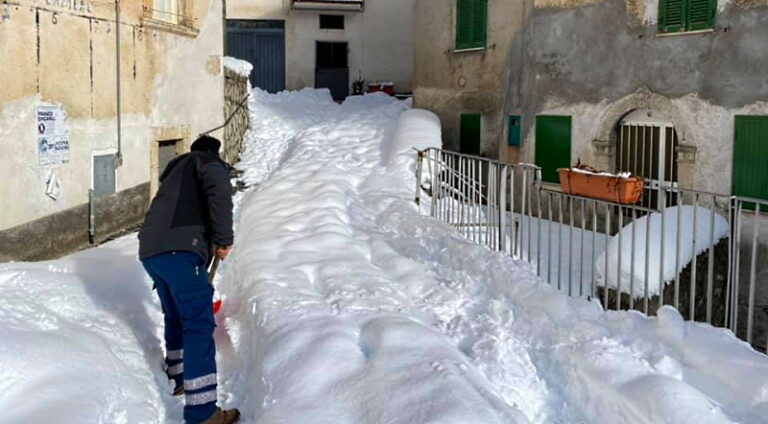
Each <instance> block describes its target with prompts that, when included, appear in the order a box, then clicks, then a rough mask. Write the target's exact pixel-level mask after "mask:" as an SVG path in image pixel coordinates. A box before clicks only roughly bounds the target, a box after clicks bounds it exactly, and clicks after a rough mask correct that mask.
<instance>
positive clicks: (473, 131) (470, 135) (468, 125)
mask: <svg viewBox="0 0 768 424" xmlns="http://www.w3.org/2000/svg"><path fill="white" fill-rule="evenodd" d="M480 121H481V116H480V114H476V113H462V114H461V127H460V129H459V152H460V153H464V154H467V155H476V156H477V155H479V154H480V139H481V123H480Z"/></svg>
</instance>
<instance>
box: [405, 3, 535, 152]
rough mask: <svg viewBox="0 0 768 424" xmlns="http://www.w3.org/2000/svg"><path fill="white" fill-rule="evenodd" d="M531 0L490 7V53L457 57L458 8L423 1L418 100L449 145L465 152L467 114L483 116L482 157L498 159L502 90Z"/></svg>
mask: <svg viewBox="0 0 768 424" xmlns="http://www.w3.org/2000/svg"><path fill="white" fill-rule="evenodd" d="M528 3H529V0H522V1H506V0H491V1H489V2H488V9H489V10H488V17H489V31H488V48H487V49H484V50H478V51H463V52H457V51H454V48H455V45H456V33H455V26H456V25H455V21H456V15H455V14H456V2H453V1H444V0H419V1H418V2H417V4H416V26H415V28H416V32H415V76H414V85H415V89H414V100H415V105H416V107H420V108H424V109H428V110H431V111H433V112H435V113H436V114H437V115H438V116H439V117H440V120H441V122H442V124H443V137H444V144H445V146H446V147H447V148H450V149H454V150H458V149H459V119H460V115H461V113H480V114H482V115H483V118H482V132H483V145H482V146H481V150H482V153H483V154H484V155H487V156H496V155H497V152H498V148H499V143H500V141H501V139H502V138H503V136H504V130H503V125H502V121H503V120H504V119H503V118H504V116H503V108H502V105H503V102H502V96H501V95H500V93H501V92H502V86H503V84H504V83H505V81H506V80H507V79H508V78H507V73H508V72H509V69H508V66H507V65H508V62H509V58H508V56H509V55H510V51H511V49H510V43H511V41H512V39H513V36H514V34H515V33H517V32H518V30H519V29H520V28H521V27H522V24H523V14H524V13H525V9H526V6H527V4H528Z"/></svg>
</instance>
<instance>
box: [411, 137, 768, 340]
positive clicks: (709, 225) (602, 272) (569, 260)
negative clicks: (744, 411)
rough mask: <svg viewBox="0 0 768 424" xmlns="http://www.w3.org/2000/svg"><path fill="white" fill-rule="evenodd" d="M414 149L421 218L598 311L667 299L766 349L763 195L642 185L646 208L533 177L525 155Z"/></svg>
mask: <svg viewBox="0 0 768 424" xmlns="http://www.w3.org/2000/svg"><path fill="white" fill-rule="evenodd" d="M418 158H419V160H418V167H417V172H418V179H417V181H418V186H417V190H416V201H417V202H420V201H421V196H422V193H424V194H426V195H427V196H428V197H429V201H430V202H431V203H430V213H431V215H432V216H433V217H435V218H438V219H440V220H442V221H445V222H447V223H449V224H450V225H451V226H453V227H454V228H455V229H456V231H457V232H459V234H461V235H462V236H464V237H466V238H467V239H470V240H472V241H474V242H477V243H479V244H483V245H486V246H488V247H489V248H491V249H493V250H496V251H501V252H504V253H506V254H509V255H511V256H512V257H514V258H516V259H520V260H524V261H527V262H529V263H530V264H531V266H532V267H533V268H534V269H535V271H536V273H537V275H539V276H540V277H541V278H542V279H543V280H545V281H546V282H548V283H549V284H551V285H553V286H554V287H556V288H557V289H559V290H561V291H563V292H566V293H568V294H569V295H572V296H585V297H589V298H590V299H594V300H595V301H599V302H600V303H601V304H602V305H603V307H604V308H605V309H615V310H638V311H641V312H644V313H646V314H649V315H654V314H655V313H656V311H657V310H658V309H659V308H660V307H662V306H664V305H671V306H673V307H675V308H677V309H678V310H679V311H680V313H681V314H682V315H683V316H684V317H685V318H686V319H689V320H695V321H702V322H707V323H710V324H712V325H715V326H719V327H726V328H729V329H731V330H732V331H733V332H734V333H735V334H736V335H737V336H739V337H740V338H742V339H743V340H745V341H747V342H748V343H750V344H752V345H753V346H755V347H756V348H758V349H766V347H768V270H765V271H762V270H760V269H759V265H760V264H761V263H765V262H766V259H768V225H762V221H763V220H764V219H765V216H764V215H763V214H762V213H761V211H766V212H768V201H765V200H760V199H750V198H744V197H738V196H730V195H722V194H717V193H709V192H704V191H696V190H687V189H681V188H679V187H654V190H655V191H656V195H657V196H658V200H659V201H658V202H657V205H658V207H657V208H651V207H647V206H640V205H627V204H618V203H614V202H609V201H604V200H597V199H592V198H585V197H580V196H575V195H570V194H566V193H563V192H561V191H560V190H559V189H558V188H556V187H555V186H550V185H547V184H542V182H541V178H540V175H541V172H540V169H539V168H538V167H536V166H534V165H529V164H513V163H507V162H503V161H498V160H491V159H486V158H482V157H476V156H470V155H464V154H460V153H455V152H448V151H443V150H440V149H427V150H424V151H420V152H419V153H418ZM761 228H764V230H763V231H762V233H761Z"/></svg>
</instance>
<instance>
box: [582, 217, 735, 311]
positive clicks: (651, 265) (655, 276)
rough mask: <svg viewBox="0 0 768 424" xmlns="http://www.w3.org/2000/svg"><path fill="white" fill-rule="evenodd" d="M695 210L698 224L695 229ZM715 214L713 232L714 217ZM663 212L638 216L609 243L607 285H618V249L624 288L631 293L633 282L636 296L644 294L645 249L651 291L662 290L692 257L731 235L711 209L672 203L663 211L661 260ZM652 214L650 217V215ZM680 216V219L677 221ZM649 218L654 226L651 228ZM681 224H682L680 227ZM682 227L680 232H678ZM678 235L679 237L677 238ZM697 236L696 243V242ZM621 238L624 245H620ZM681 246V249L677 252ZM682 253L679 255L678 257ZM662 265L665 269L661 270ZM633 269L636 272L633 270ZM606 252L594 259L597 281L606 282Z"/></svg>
mask: <svg viewBox="0 0 768 424" xmlns="http://www.w3.org/2000/svg"><path fill="white" fill-rule="evenodd" d="M694 211H695V215H696V227H695V228H694V226H693V224H694ZM713 214H714V232H712V227H713V226H712V219H713ZM661 215H662V214H660V213H657V212H654V213H651V214H650V215H646V216H643V217H641V218H638V219H637V220H635V221H634V222H632V223H630V224H628V225H626V226H625V227H624V228H622V229H621V231H620V235H619V234H616V235H614V236H613V237H611V239H610V241H609V242H608V249H607V250H608V286H609V287H611V288H617V287H618V284H617V281H618V280H619V279H618V278H617V277H618V274H619V250H621V291H622V292H625V293H629V290H630V281H632V282H633V284H634V286H633V287H632V294H633V295H634V296H636V297H640V296H644V295H645V278H646V249H647V250H648V256H647V265H648V293H649V295H655V294H658V293H659V290H660V289H661V283H662V280H660V277H661V278H662V279H663V282H667V281H672V280H674V279H675V277H676V276H677V274H678V273H679V272H680V271H682V270H683V269H684V268H685V267H686V266H687V265H688V263H690V262H691V260H693V257H694V256H696V255H698V254H700V253H702V252H704V251H705V250H707V249H708V248H710V247H712V246H714V245H716V244H717V243H718V242H719V241H720V240H721V239H722V238H723V237H725V236H726V235H727V234H728V222H727V221H726V220H725V218H723V217H722V216H720V215H718V214H717V213H715V212H713V211H712V210H711V209H708V208H703V207H700V206H699V207H697V208H694V207H693V206H673V207H669V208H666V209H665V210H664V226H663V227H664V228H663V229H664V243H663V254H664V260H663V262H662V258H661V255H662V237H661V234H662V220H661ZM649 217H650V218H649ZM678 217H679V218H680V221H679V223H678ZM648 219H650V221H651V224H650V225H651V227H650V229H648ZM678 224H679V226H678ZM678 228H679V231H680V232H679V233H678ZM633 231H634V240H635V243H634V267H633V265H632V256H633V255H632V237H633V236H632V233H633ZM678 234H679V237H680V240H678ZM646 235H648V238H647V239H646ZM694 236H695V240H696V241H695V244H694ZM619 239H621V244H619ZM678 246H679V252H678ZM678 255H679V256H678ZM661 268H663V270H662V269H661ZM633 271H634V273H632V272H633ZM605 273H606V269H605V252H603V253H601V254H600V255H599V256H598V257H597V259H596V260H595V275H596V279H597V282H598V283H599V284H601V285H603V284H605Z"/></svg>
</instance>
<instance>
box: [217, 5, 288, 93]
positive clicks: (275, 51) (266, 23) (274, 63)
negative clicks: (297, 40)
mask: <svg viewBox="0 0 768 424" xmlns="http://www.w3.org/2000/svg"><path fill="white" fill-rule="evenodd" d="M226 49H227V55H228V56H232V57H236V58H238V59H242V60H245V61H248V62H250V63H251V64H253V72H251V85H252V86H254V87H258V88H261V89H262V90H266V91H268V92H270V93H277V92H278V91H283V90H285V21H275V20H241V19H237V20H227V45H226Z"/></svg>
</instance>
